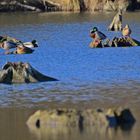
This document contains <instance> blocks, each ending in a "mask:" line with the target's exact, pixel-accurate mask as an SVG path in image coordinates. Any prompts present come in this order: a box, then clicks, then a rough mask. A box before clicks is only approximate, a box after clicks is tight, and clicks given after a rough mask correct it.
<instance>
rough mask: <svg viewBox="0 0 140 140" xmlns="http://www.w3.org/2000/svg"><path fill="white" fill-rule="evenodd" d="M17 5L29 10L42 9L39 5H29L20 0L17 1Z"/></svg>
mask: <svg viewBox="0 0 140 140" xmlns="http://www.w3.org/2000/svg"><path fill="white" fill-rule="evenodd" d="M15 4H16V5H17V6H20V7H21V8H23V9H27V10H31V11H38V12H39V11H41V10H40V9H39V8H37V7H34V6H29V5H26V4H22V3H20V2H16V3H15Z"/></svg>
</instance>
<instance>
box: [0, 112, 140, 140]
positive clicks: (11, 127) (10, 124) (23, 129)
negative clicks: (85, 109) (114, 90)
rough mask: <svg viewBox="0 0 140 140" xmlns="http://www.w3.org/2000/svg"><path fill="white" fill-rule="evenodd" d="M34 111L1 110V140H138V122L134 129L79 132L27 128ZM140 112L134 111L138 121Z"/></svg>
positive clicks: (61, 128)
mask: <svg viewBox="0 0 140 140" xmlns="http://www.w3.org/2000/svg"><path fill="white" fill-rule="evenodd" d="M34 111H35V110H32V109H30V110H29V109H20V110H19V109H0V116H1V119H0V123H1V127H0V134H1V135H0V139H2V140H19V139H20V140H25V139H28V140H47V139H50V140H71V139H73V140H77V139H81V140H92V139H93V138H95V139H100V140H117V139H120V140H124V139H127V140H133V139H134V140H138V139H139V135H138V134H139V130H140V127H139V126H140V125H139V124H140V122H139V121H137V122H136V124H135V125H134V127H132V128H131V127H127V128H129V129H124V128H121V127H116V128H111V127H107V126H104V125H102V126H100V125H96V126H93V127H84V129H82V130H79V129H78V128H76V127H71V128H70V127H51V128H47V127H45V126H44V127H43V128H36V127H29V128H28V127H27V126H26V121H27V119H28V117H29V116H30V115H31V114H32V113H33V112H34ZM137 112H138V110H135V111H133V113H134V115H135V116H136V119H138V116H139V115H140V114H139V113H137Z"/></svg>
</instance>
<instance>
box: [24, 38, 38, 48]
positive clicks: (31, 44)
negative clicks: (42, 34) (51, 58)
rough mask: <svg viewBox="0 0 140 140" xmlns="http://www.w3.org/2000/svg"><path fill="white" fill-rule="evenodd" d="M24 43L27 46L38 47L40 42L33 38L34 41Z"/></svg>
mask: <svg viewBox="0 0 140 140" xmlns="http://www.w3.org/2000/svg"><path fill="white" fill-rule="evenodd" d="M23 45H24V46H25V47H27V48H36V47H38V43H37V41H36V40H33V41H32V42H24V43H23Z"/></svg>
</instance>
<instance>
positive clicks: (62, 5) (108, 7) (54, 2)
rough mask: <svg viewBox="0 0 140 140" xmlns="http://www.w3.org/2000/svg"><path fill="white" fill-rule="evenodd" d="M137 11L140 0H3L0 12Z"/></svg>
mask: <svg viewBox="0 0 140 140" xmlns="http://www.w3.org/2000/svg"><path fill="white" fill-rule="evenodd" d="M118 9H122V10H123V11H135V10H139V9H140V1H139V0H135V1H132V0H101V1H98V0H2V1H1V2H0V12H16V11H34V12H51V11H53V12H54V11H77V12H83V11H90V12H105V11H109V12H112V11H117V10H118Z"/></svg>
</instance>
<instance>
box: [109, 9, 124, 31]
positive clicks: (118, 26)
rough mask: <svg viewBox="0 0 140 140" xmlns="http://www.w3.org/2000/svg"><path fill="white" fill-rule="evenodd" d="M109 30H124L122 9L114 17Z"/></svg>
mask: <svg viewBox="0 0 140 140" xmlns="http://www.w3.org/2000/svg"><path fill="white" fill-rule="evenodd" d="M108 30H109V31H121V30H122V11H121V10H120V11H119V12H118V13H117V14H116V15H115V16H114V18H113V21H112V23H111V24H110V25H109V27H108Z"/></svg>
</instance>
